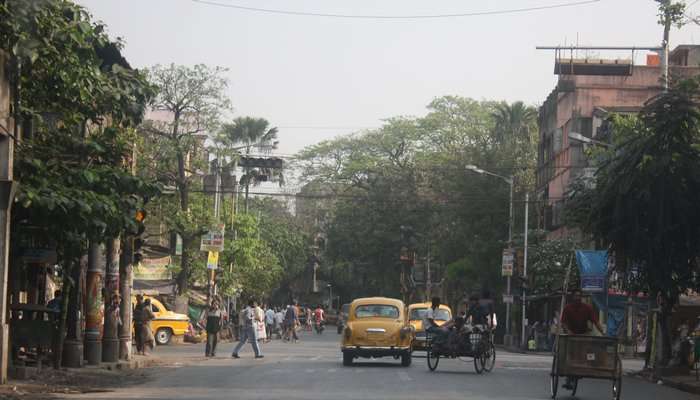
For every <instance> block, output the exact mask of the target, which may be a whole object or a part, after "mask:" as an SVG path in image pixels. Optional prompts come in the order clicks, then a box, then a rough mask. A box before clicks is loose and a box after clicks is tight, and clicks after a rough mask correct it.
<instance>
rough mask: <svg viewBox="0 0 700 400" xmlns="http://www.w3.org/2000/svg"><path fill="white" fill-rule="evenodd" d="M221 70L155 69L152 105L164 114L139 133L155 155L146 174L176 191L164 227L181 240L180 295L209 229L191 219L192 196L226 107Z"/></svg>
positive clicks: (184, 288) (203, 67) (227, 105)
mask: <svg viewBox="0 0 700 400" xmlns="http://www.w3.org/2000/svg"><path fill="white" fill-rule="evenodd" d="M225 71H226V69H224V68H220V67H215V68H210V67H208V66H206V65H202V64H199V65H195V66H194V67H186V66H179V65H174V64H171V65H169V66H161V65H156V66H155V67H153V68H152V69H151V70H150V71H149V74H148V75H149V79H150V80H151V82H152V83H153V84H154V85H155V86H156V87H157V95H156V97H155V98H154V100H153V101H152V102H151V103H150V105H151V107H152V108H153V110H154V111H157V112H158V111H159V112H162V113H164V114H165V115H164V116H163V117H164V118H161V119H160V120H151V121H147V122H148V123H147V124H145V126H144V128H143V130H142V131H143V132H144V133H145V134H146V135H147V140H149V141H150V142H151V145H152V146H153V147H152V148H154V150H155V151H154V152H152V153H151V160H152V166H153V167H154V168H153V169H148V170H146V171H144V172H145V173H146V174H154V175H155V176H154V177H155V178H156V179H157V180H159V181H160V182H162V183H164V184H167V185H173V186H174V187H175V190H176V192H177V197H178V201H179V204H178V210H177V213H176V214H175V215H174V216H173V217H172V218H170V219H169V220H168V221H167V222H168V223H169V225H170V226H171V227H172V228H173V230H174V231H175V232H177V233H178V234H180V236H181V237H182V243H183V246H182V257H181V261H180V272H179V274H178V278H177V283H178V285H177V286H178V293H179V294H180V295H183V294H185V293H186V292H187V284H188V279H189V278H190V274H191V268H190V266H191V263H192V254H191V253H192V252H193V250H194V245H195V244H196V239H197V237H198V236H199V235H201V234H202V233H204V232H206V230H207V229H208V227H207V226H204V225H203V222H206V221H201V220H197V219H194V218H192V213H191V210H190V206H191V204H190V194H191V190H192V185H193V183H194V182H195V180H198V179H199V177H200V171H201V170H202V169H204V168H205V165H206V164H207V162H208V160H206V159H205V158H204V154H203V144H204V143H203V142H204V140H205V139H206V138H207V135H208V134H212V133H213V132H215V131H216V129H217V127H218V124H219V121H220V118H221V116H222V113H224V112H225V111H226V110H228V109H229V108H230V101H229V99H228V97H227V95H226V93H225V91H226V88H227V86H228V81H227V80H226V78H224V77H223V76H222V74H223V73H224V72H225ZM149 167H150V165H149Z"/></svg>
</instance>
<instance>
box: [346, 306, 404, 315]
mask: <svg viewBox="0 0 700 400" xmlns="http://www.w3.org/2000/svg"><path fill="white" fill-rule="evenodd" d="M355 317H357V318H371V317H375V318H398V317H399V309H398V308H396V307H394V306H390V305H386V304H365V305H361V306H357V308H356V309H355Z"/></svg>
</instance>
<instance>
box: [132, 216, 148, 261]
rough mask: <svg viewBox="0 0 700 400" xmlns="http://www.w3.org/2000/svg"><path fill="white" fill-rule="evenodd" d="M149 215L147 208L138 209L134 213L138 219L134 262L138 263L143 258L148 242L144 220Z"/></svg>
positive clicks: (134, 241)
mask: <svg viewBox="0 0 700 400" xmlns="http://www.w3.org/2000/svg"><path fill="white" fill-rule="evenodd" d="M147 215H148V214H147V213H146V210H143V209H138V210H136V214H135V215H134V219H135V220H136V234H135V235H134V240H133V242H132V243H133V247H132V249H133V254H134V257H133V263H134V264H138V263H140V262H141V261H142V260H143V245H144V244H146V240H145V239H144V237H143V235H144V233H146V224H145V223H144V222H145V220H146V216H147Z"/></svg>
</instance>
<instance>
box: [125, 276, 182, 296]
mask: <svg viewBox="0 0 700 400" xmlns="http://www.w3.org/2000/svg"><path fill="white" fill-rule="evenodd" d="M133 293H134V294H146V295H149V296H156V295H161V294H163V295H171V294H174V293H175V279H156V280H143V279H134V287H133Z"/></svg>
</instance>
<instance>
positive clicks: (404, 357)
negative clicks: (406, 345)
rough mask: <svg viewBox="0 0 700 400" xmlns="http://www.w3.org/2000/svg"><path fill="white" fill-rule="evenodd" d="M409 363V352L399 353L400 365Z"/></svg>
mask: <svg viewBox="0 0 700 400" xmlns="http://www.w3.org/2000/svg"><path fill="white" fill-rule="evenodd" d="M410 365H411V353H405V354H402V355H401V366H403V367H408V366H410Z"/></svg>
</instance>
